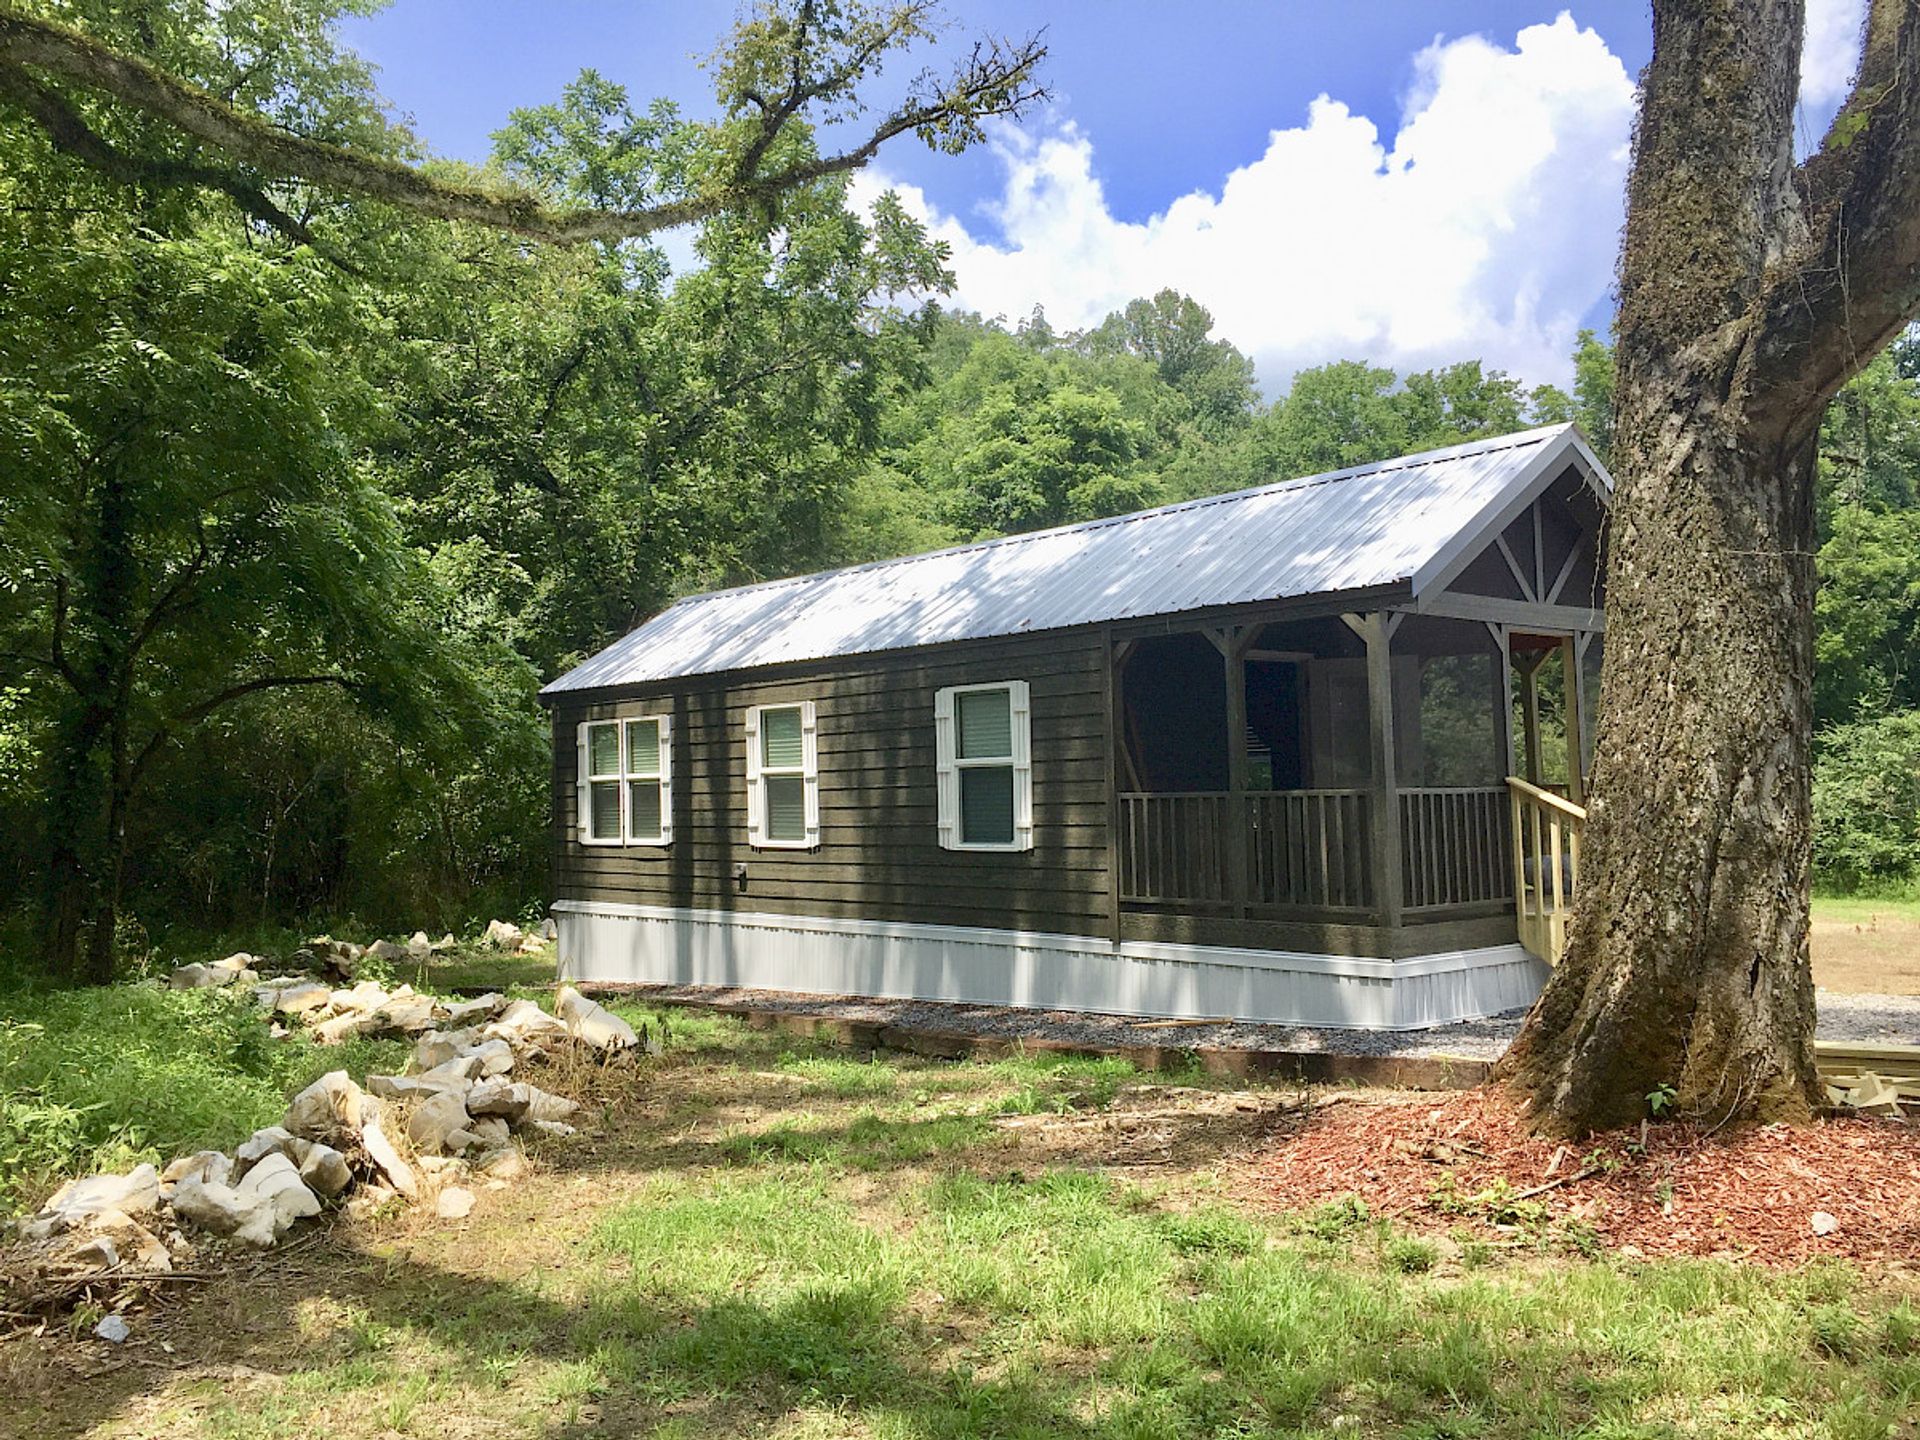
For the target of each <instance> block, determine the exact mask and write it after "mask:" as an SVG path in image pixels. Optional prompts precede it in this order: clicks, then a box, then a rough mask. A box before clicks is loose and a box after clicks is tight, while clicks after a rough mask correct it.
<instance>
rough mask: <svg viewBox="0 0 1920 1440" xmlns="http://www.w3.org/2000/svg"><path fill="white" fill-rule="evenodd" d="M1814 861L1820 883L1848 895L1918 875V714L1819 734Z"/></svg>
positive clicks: (1860, 722) (1906, 713) (1859, 722)
mask: <svg viewBox="0 0 1920 1440" xmlns="http://www.w3.org/2000/svg"><path fill="white" fill-rule="evenodd" d="M1813 862H1814V865H1815V867H1816V868H1817V869H1818V870H1819V872H1820V875H1821V878H1822V879H1823V880H1826V881H1828V882H1830V883H1832V884H1835V885H1839V886H1841V887H1843V888H1845V889H1858V888H1860V887H1862V886H1866V885H1872V884H1876V883H1885V882H1887V881H1898V880H1903V879H1907V878H1910V877H1913V876H1915V875H1920V711H1915V710H1906V711H1899V712H1896V713H1894V714H1891V715H1881V716H1877V717H1874V718H1872V719H1865V720H1856V721H1854V722H1852V723H1851V724H1847V725H1836V726H1834V727H1833V728H1832V729H1830V730H1827V731H1824V732H1823V733H1822V734H1821V736H1820V742H1819V753H1818V755H1817V756H1816V757H1815V760H1814V766H1813Z"/></svg>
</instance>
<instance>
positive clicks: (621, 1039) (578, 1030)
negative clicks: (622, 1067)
mask: <svg viewBox="0 0 1920 1440" xmlns="http://www.w3.org/2000/svg"><path fill="white" fill-rule="evenodd" d="M553 1013H554V1014H555V1015H556V1016H558V1017H559V1018H560V1019H561V1020H562V1021H563V1022H565V1024H566V1027H567V1033H568V1034H569V1035H571V1036H573V1038H574V1039H576V1040H578V1041H580V1042H581V1043H582V1044H585V1045H591V1046H592V1047H593V1048H594V1049H596V1050H631V1049H633V1048H635V1047H636V1046H638V1045H639V1043H640V1037H639V1036H638V1035H636V1034H635V1033H634V1030H633V1027H632V1026H631V1025H629V1024H628V1023H627V1022H626V1021H624V1020H622V1019H621V1018H620V1017H619V1016H618V1015H615V1014H614V1013H613V1012H612V1011H611V1010H609V1009H607V1007H606V1006H604V1005H601V1004H599V1003H598V1002H596V1001H593V1000H589V999H588V998H587V997H586V996H584V995H582V994H581V993H580V992H579V991H578V990H576V989H574V988H573V987H572V986H571V985H562V986H561V987H560V989H559V990H558V991H557V992H556V993H555V995H554V997H553Z"/></svg>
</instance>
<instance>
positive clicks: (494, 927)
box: [482, 920, 527, 950]
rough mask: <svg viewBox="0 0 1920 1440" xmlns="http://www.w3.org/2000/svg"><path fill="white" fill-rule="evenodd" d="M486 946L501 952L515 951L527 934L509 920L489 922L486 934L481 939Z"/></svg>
mask: <svg viewBox="0 0 1920 1440" xmlns="http://www.w3.org/2000/svg"><path fill="white" fill-rule="evenodd" d="M482 938H483V939H484V940H485V941H486V943H487V944H489V945H493V946H497V947H498V948H499V949H502V950H517V949H519V948H520V942H521V941H523V940H525V939H526V938H527V932H526V931H524V930H522V929H521V928H520V927H519V926H518V925H515V924H514V923H513V922H512V921H511V920H489V921H488V922H487V933H486V934H485V936H483V937H482Z"/></svg>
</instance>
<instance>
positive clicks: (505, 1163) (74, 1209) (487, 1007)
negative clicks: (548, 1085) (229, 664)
mask: <svg viewBox="0 0 1920 1440" xmlns="http://www.w3.org/2000/svg"><path fill="white" fill-rule="evenodd" d="M415 938H416V939H424V937H421V936H416V937H415ZM251 958H252V957H249V956H235V957H231V961H239V962H247V961H250V960H251ZM231 961H221V962H220V963H219V964H218V965H214V966H198V967H182V969H183V970H184V969H188V968H193V969H196V970H199V971H203V972H207V973H212V974H219V975H223V976H226V977H228V978H225V979H220V980H202V979H200V978H198V977H197V976H196V977H192V978H191V979H190V980H184V981H183V980H179V979H178V978H176V981H175V983H176V984H177V985H178V986H179V987H180V988H189V986H190V985H191V986H198V985H201V984H227V985H232V984H238V983H241V978H242V977H243V976H248V975H250V974H251V973H252V968H253V967H252V966H251V965H250V964H247V963H239V964H234V963H231ZM249 983H254V984H255V990H254V994H255V997H256V1000H257V1002H258V1003H259V1004H260V1005H261V1007H262V1008H264V1009H267V1010H270V1011H271V1012H272V1013H273V1015H274V1016H275V1019H276V1024H279V1023H280V1022H288V1021H290V1022H293V1023H297V1024H301V1025H305V1026H307V1027H309V1029H310V1032H311V1034H312V1036H313V1038H314V1039H316V1040H319V1041H322V1042H328V1041H337V1040H339V1039H342V1038H344V1037H345V1036H347V1035H352V1034H368V1033H374V1032H379V1031H387V1032H394V1031H397V1032H401V1033H405V1034H409V1035H412V1036H414V1037H415V1040H414V1047H413V1053H412V1054H411V1056H410V1057H409V1058H408V1061H407V1064H406V1065H405V1066H404V1067H403V1070H402V1073H400V1074H397V1075H369V1076H367V1077H366V1084H365V1088H362V1086H361V1085H360V1084H358V1083H356V1082H355V1081H354V1080H353V1079H352V1077H350V1076H349V1075H348V1074H347V1073H346V1071H344V1070H335V1071H333V1072H331V1073H329V1074H326V1075H323V1076H321V1077H320V1078H319V1079H318V1080H316V1081H314V1082H313V1084H311V1085H309V1086H308V1087H307V1088H306V1089H305V1090H302V1091H301V1092H300V1093H299V1094H298V1095H296V1096H294V1097H293V1099H292V1101H291V1102H290V1103H289V1104H288V1106H287V1111H286V1114H285V1115H283V1116H282V1117H281V1120H280V1123H279V1124H277V1125H270V1126H268V1127H266V1128H265V1129H262V1130H257V1131H255V1132H254V1134H253V1135H252V1136H251V1137H250V1138H249V1139H247V1140H246V1141H245V1142H244V1143H243V1144H241V1145H240V1146H239V1148H238V1149H237V1150H235V1151H234V1152H233V1153H232V1154H227V1153H224V1152H221V1151H217V1150H202V1151H199V1152H197V1153H195V1154H192V1155H186V1156H182V1157H181V1158H179V1159H177V1160H175V1161H174V1162H173V1163H172V1164H170V1165H168V1166H166V1168H165V1169H163V1170H156V1169H155V1167H154V1166H152V1165H141V1166H139V1167H137V1168H136V1169H134V1170H132V1171H130V1172H129V1173H127V1174H125V1175H93V1176H89V1177H87V1178H86V1179H83V1180H76V1181H73V1182H72V1183H70V1184H68V1185H65V1186H63V1187H62V1188H61V1189H60V1190H59V1191H58V1192H57V1193H56V1194H55V1195H54V1196H53V1197H52V1198H51V1199H49V1200H48V1201H47V1203H46V1204H45V1205H44V1206H43V1207H42V1208H41V1209H40V1211H39V1212H38V1213H37V1214H35V1215H33V1216H32V1217H30V1218H29V1219H27V1220H25V1221H23V1222H20V1223H19V1224H18V1225H17V1226H16V1227H15V1229H16V1238H17V1240H18V1241H19V1244H18V1245H17V1246H16V1247H14V1250H13V1253H12V1254H10V1255H8V1256H7V1257H5V1258H6V1262H7V1263H6V1266H5V1268H6V1270H7V1271H9V1272H10V1273H11V1274H12V1275H13V1276H15V1277H19V1276H26V1277H30V1278H31V1279H32V1280H35V1281H38V1282H42V1284H43V1285H44V1284H45V1283H48V1282H51V1283H52V1284H53V1285H54V1286H55V1287H56V1288H58V1287H60V1286H63V1285H64V1286H68V1287H72V1286H74V1285H78V1284H84V1283H85V1282H87V1281H88V1280H90V1279H99V1280H103V1281H105V1280H117V1279H138V1278H140V1277H152V1276H156V1275H165V1274H167V1273H169V1272H170V1271H172V1270H173V1268H174V1265H175V1263H176V1261H177V1260H178V1259H179V1258H181V1257H183V1256H185V1255H190V1254H192V1253H193V1249H194V1246H193V1242H192V1241H191V1240H189V1239H188V1232H189V1231H200V1232H205V1233H206V1234H209V1235H212V1236H217V1237H221V1238H225V1239H231V1240H234V1241H238V1242H240V1243H241V1244H244V1245H250V1246H256V1247H260V1248H266V1247H270V1246H272V1245H274V1244H276V1243H277V1242H278V1241H279V1240H280V1239H281V1238H282V1237H283V1236H285V1235H286V1233H287V1232H288V1230H289V1229H290V1228H291V1227H292V1226H293V1225H294V1224H295V1223H297V1222H298V1221H300V1220H302V1219H306V1218H308V1217H311V1216H317V1215H320V1214H322V1213H323V1212H324V1211H325V1210H326V1209H327V1207H329V1206H331V1205H337V1204H347V1205H349V1206H351V1207H354V1208H363V1209H372V1208H375V1207H378V1206H380V1205H382V1204H385V1203H388V1202H391V1201H393V1200H394V1199H395V1198H396V1197H398V1198H400V1199H404V1200H406V1201H409V1202H418V1203H421V1204H425V1205H431V1206H432V1207H433V1209H434V1211H435V1213H436V1214H437V1215H439V1216H441V1217H443V1218H449V1219H458V1218H462V1217H464V1216H466V1215H467V1214H468V1213H470V1212H471V1210H472V1209H473V1206H474V1204H475V1200H476V1196H475V1193H474V1191H475V1188H481V1189H486V1188H491V1189H499V1188H502V1187H504V1186H505V1185H506V1184H507V1183H508V1182H509V1181H511V1180H513V1179H515V1178H517V1177H518V1176H519V1175H521V1174H523V1173H524V1170H525V1160H524V1158H523V1155H522V1152H521V1149H520V1142H521V1141H523V1140H525V1139H527V1138H530V1137H539V1136H564V1135H571V1134H573V1133H574V1127H573V1125H572V1124H571V1123H570V1122H571V1121H572V1120H573V1118H574V1117H575V1115H576V1113H577V1111H578V1109H579V1106H578V1105H577V1103H576V1102H575V1101H573V1100H570V1099H568V1098H566V1097H565V1096H563V1095H557V1094H554V1093H552V1092H551V1091H547V1090H543V1089H541V1088H540V1087H539V1086H537V1085H534V1084H531V1083H529V1082H528V1081H526V1080H524V1079H519V1078H516V1076H515V1071H516V1069H517V1068H518V1067H522V1066H524V1065H525V1064H526V1063H527V1062H528V1061H530V1060H533V1059H536V1058H538V1057H540V1056H542V1055H543V1054H546V1053H547V1052H549V1051H552V1050H556V1049H560V1048H562V1047H580V1048H582V1049H585V1050H589V1051H592V1052H596V1053H600V1054H610V1053H614V1052H620V1051H626V1050H631V1049H634V1048H636V1047H640V1046H643V1045H646V1044H647V1043H648V1037H646V1036H645V1034H644V1032H641V1033H636V1032H635V1031H634V1029H633V1027H632V1026H630V1025H628V1024H627V1023H626V1022H625V1021H624V1020H622V1019H620V1017H619V1016H617V1015H613V1014H611V1013H610V1012H608V1011H607V1010H606V1009H605V1008H604V1007H602V1006H600V1005H597V1004H595V1003H594V1002H593V1001H591V1000H589V999H587V998H586V997H585V996H583V995H581V994H579V993H578V992H577V991H575V990H573V989H571V988H570V987H565V986H563V987H562V988H561V989H560V991H559V992H558V994H557V996H556V1001H555V1010H556V1012H557V1013H553V1014H550V1013H548V1012H547V1011H545V1010H543V1009H541V1008H540V1007H539V1006H538V1005H536V1004H534V1003H533V1002H532V1001H530V1000H521V999H516V1000H508V999H506V998H505V997H504V996H501V995H483V996H481V997H479V998H478V999H474V1000H465V1001H442V1000H439V999H436V998H434V997H432V996H426V995H417V994H415V993H414V992H413V990H412V989H411V988H410V987H408V986H405V985H402V986H400V987H399V988H398V989H395V990H392V991H389V990H386V989H384V988H383V987H381V986H380V985H378V984H375V983H373V982H371V981H362V982H361V983H359V984H357V985H354V986H353V987H351V988H350V989H331V988H329V987H328V986H327V985H326V984H324V983H323V982H321V981H319V980H316V979H314V978H312V977H310V976H295V977H288V978H284V979H276V980H271V981H258V977H257V976H254V977H253V980H252V981H250V982H249ZM29 1288H31V1287H29Z"/></svg>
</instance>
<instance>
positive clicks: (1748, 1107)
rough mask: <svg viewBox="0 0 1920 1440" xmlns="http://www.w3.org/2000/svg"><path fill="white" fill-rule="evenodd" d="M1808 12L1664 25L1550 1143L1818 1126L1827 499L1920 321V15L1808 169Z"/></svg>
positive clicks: (1524, 1069) (1542, 1061)
mask: <svg viewBox="0 0 1920 1440" xmlns="http://www.w3.org/2000/svg"><path fill="white" fill-rule="evenodd" d="M1803 25H1804V15H1803V12H1802V6H1801V4H1800V0H1686V3H1682V0H1658V3H1656V4H1655V6H1654V53H1653V59H1652V62H1651V63H1650V64H1649V66H1648V68H1647V72H1646V74H1645V75H1644V76H1643V78H1642V101H1641V116H1640V126H1639V131H1638V134H1637V136H1636V139H1635V156H1634V168H1633V175H1632V179H1631V182H1630V184H1629V193H1628V218H1627V230H1626V237H1625V242H1624V245H1623V247H1622V253H1621V263H1620V314H1619V319H1618V342H1617V347H1616V363H1617V366H1618V381H1617V387H1616V391H1615V410H1614V422H1615V430H1614V442H1613V465H1614V474H1615V479H1616V484H1617V490H1616V494H1615V500H1614V505H1613V510H1612V515H1611V519H1610V526H1611V532H1610V536H1609V552H1608V587H1607V650H1606V665H1605V672H1604V675H1603V678H1602V683H1601V714H1600V724H1599V730H1598V740H1597V746H1596V756H1595V765H1594V773H1593V784H1592V791H1591V804H1590V807H1589V810H1590V814H1589V822H1588V829H1587V834H1586V845H1585V851H1584V858H1585V861H1586V864H1585V866H1584V869H1583V875H1582V884H1583V887H1584V888H1583V892H1582V893H1581V894H1580V895H1579V896H1578V897H1577V905H1576V913H1575V915H1574V919H1573V923H1572V928H1571V931H1570V935H1569V944H1568V951H1567V954H1566V956H1565V958H1564V960H1563V962H1562V963H1561V965H1560V967H1559V969H1558V970H1557V971H1556V972H1555V974H1554V976H1553V978H1552V980H1551V981H1550V982H1549V984H1548V986H1547V989H1546V991H1545V992H1544V993H1543V994H1542V996H1541V997H1540V1000H1539V1002H1538V1003H1537V1004H1536V1006H1535V1007H1534V1010H1533V1012H1532V1014H1531V1015H1530V1016H1529V1017H1528V1021H1527V1024H1526V1026H1525V1027H1524V1029H1523V1030H1522V1033H1521V1035H1520V1036H1519V1038H1518V1039H1517V1040H1516V1042H1515V1044H1514V1047H1513V1049H1512V1050H1511V1051H1510V1052H1509V1054H1508V1056H1507V1059H1506V1060H1505V1061H1504V1062H1503V1066H1502V1074H1503V1075H1504V1077H1505V1078H1506V1079H1508V1080H1509V1081H1510V1082H1511V1083H1512V1084H1513V1085H1514V1086H1515V1087H1516V1088H1517V1090H1518V1091H1519V1093H1520V1094H1521V1095H1522V1097H1523V1098H1524V1099H1525V1101H1526V1102H1527V1103H1528V1105H1529V1107H1530V1110H1531V1113H1532V1115H1533V1117H1534V1120H1535V1123H1536V1124H1537V1125H1538V1126H1539V1127H1540V1128H1541V1129H1543V1130H1547V1131H1551V1132H1556V1133H1563V1134H1581V1133H1586V1132H1588V1131H1592V1130H1598V1129H1605V1128H1610V1127H1613V1126H1618V1125H1623V1124H1628V1123H1631V1122H1633V1121H1636V1120H1638V1119H1640V1118H1641V1117H1643V1116H1645V1115H1646V1114H1647V1113H1648V1099H1649V1096H1650V1094H1651V1093H1652V1092H1653V1091H1654V1090H1655V1089H1656V1088H1657V1087H1660V1086H1663V1085H1671V1086H1673V1087H1675V1090H1676V1092H1677V1093H1676V1100H1677V1103H1678V1106H1679V1108H1680V1109H1681V1110H1682V1111H1683V1112H1684V1113H1690V1114H1692V1115H1695V1116H1698V1117H1701V1118H1704V1119H1707V1120H1708V1121H1710V1122H1711V1123H1715V1124H1719V1123H1725V1122H1727V1121H1729V1120H1733V1119H1762V1120H1770V1119H1801V1118H1805V1117H1807V1116H1808V1115H1809V1114H1810V1108H1811V1106H1812V1104H1813V1102H1814V1099H1815V1096H1816V1093H1817V1092H1816V1084H1815V1078H1814V1070H1813V1028H1814V1003H1813V982H1812V975H1811V970H1810V967H1809V963H1808V950H1807V936H1808V891H1809V878H1810V837H1811V795H1810V786H1809V743H1810V734H1811V728H1812V679H1813V646H1812V613H1813V594H1814V574H1813V550H1814V537H1813V513H1812V512H1813V474H1814V459H1815V447H1816V443H1817V439H1818V431H1819V421H1820V416H1821V413H1822V411H1823V409H1824V407H1825V405H1826V402H1827V400H1828V399H1829V398H1830V397H1831V396H1832V394H1833V393H1834V391H1835V390H1837V389H1838V388H1839V386H1840V385H1841V384H1842V383H1844V382H1845V380H1846V379H1848V378H1849V377H1850V376H1851V375H1852V374H1853V373H1855V372H1856V371H1857V370H1858V369H1859V368H1860V367H1861V366H1862V365H1864V364H1865V363H1866V361H1867V360H1868V359H1870V358H1871V356H1872V355H1873V353H1874V351H1875V350H1876V349H1877V348H1878V347H1879V346H1880V345H1882V344H1884V343H1885V342H1886V340H1887V339H1889V338H1890V337H1891V336H1892V335H1893V334H1894V333H1897V330H1898V328H1899V327H1900V326H1901V325H1902V324H1904V323H1905V321H1906V320H1907V319H1908V318H1909V317H1911V316H1912V314H1913V313H1914V309H1915V306H1916V305H1920V186H1916V182H1915V180H1914V178H1913V175H1914V171H1915V170H1916V169H1920V164H1917V163H1916V162H1920V144H1917V143H1916V136H1920V124H1916V116H1920V103H1917V102H1916V98H1915V97H1916V92H1920V69H1916V62H1915V51H1916V40H1920V0H1880V3H1876V4H1875V5H1874V6H1873V9H1872V14H1871V17H1870V21H1869V26H1868V37H1867V45H1866V54H1865V59H1864V60H1863V63H1862V68H1861V73H1860V77H1859V80H1858V81H1857V83H1856V88H1855V92H1854V95H1853V98H1852V99H1850V100H1849V102H1848V105H1847V106H1846V107H1845V108H1844V109H1843V110H1842V112H1841V116H1840V119H1839V120H1838V121H1836V124H1835V131H1834V135H1833V137H1832V138H1830V140H1829V143H1828V145H1827V146H1826V147H1825V148H1824V149H1823V152H1822V153H1821V154H1819V155H1817V156H1815V157H1814V158H1813V159H1812V160H1810V161H1808V162H1807V163H1806V164H1804V165H1801V166H1799V167H1796V166H1795V165H1794V164H1793V115H1794V105H1795V100H1796V96H1797V92H1798V88H1799V50H1800V36H1801V31H1802V28H1803Z"/></svg>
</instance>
